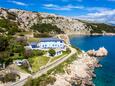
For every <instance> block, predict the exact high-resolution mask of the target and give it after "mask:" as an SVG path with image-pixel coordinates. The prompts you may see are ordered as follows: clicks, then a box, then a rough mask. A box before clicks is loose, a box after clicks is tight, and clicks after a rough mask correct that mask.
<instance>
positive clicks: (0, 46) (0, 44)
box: [0, 36, 9, 51]
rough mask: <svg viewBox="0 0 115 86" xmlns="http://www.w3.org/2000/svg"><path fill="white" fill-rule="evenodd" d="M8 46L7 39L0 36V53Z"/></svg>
mask: <svg viewBox="0 0 115 86" xmlns="http://www.w3.org/2000/svg"><path fill="white" fill-rule="evenodd" d="M8 45H9V44H8V40H7V37H4V36H0V51H4V50H5V49H6V47H7V46H8Z"/></svg>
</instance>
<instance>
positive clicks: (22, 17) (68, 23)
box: [0, 8, 115, 33]
mask: <svg viewBox="0 0 115 86" xmlns="http://www.w3.org/2000/svg"><path fill="white" fill-rule="evenodd" d="M0 20H7V21H9V22H12V23H13V24H14V23H15V25H13V26H18V30H19V31H20V30H23V31H29V30H30V29H32V30H33V29H34V30H35V28H33V26H36V25H39V24H44V23H45V24H50V26H51V25H52V26H56V28H58V29H60V30H61V31H62V32H64V33H73V32H74V33H102V32H103V31H105V32H115V27H114V26H110V25H106V24H93V23H87V22H83V21H80V20H77V19H73V18H68V17H64V16H59V15H55V14H48V13H37V12H29V11H24V10H17V9H4V8H1V9H0ZM1 26H2V25H1V23H0V27H1ZM11 26H12V25H11ZM46 26H47V25H46ZM52 26H51V28H52ZM1 28H2V29H3V28H4V27H1ZM36 28H37V27H36ZM2 29H0V30H2ZM42 29H43V30H44V28H42ZM52 29H53V28H52ZM109 29H110V30H109ZM60 30H57V31H60ZM38 31H39V30H38ZM52 31H54V30H52ZM61 31H60V32H61Z"/></svg>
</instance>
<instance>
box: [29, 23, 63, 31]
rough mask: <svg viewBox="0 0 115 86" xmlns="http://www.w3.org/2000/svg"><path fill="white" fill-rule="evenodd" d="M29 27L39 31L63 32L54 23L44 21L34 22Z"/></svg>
mask: <svg viewBox="0 0 115 86" xmlns="http://www.w3.org/2000/svg"><path fill="white" fill-rule="evenodd" d="M31 29H34V30H37V31H38V32H40V33H51V32H52V33H63V31H61V29H60V28H58V27H57V26H56V25H52V24H46V23H38V24H34V25H33V26H32V27H31Z"/></svg>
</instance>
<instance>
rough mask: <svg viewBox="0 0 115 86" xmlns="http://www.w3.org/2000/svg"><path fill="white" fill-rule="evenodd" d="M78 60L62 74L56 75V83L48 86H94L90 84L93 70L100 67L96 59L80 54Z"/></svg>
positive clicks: (84, 53) (83, 53)
mask: <svg viewBox="0 0 115 86" xmlns="http://www.w3.org/2000/svg"><path fill="white" fill-rule="evenodd" d="M78 57H79V58H78V59H77V60H75V61H74V62H73V63H72V64H69V66H68V67H67V69H65V73H64V74H56V75H55V76H54V77H55V78H56V82H55V83H54V84H53V85H51V84H49V85H48V86H95V85H94V84H93V82H92V79H93V77H96V75H95V74H94V69H95V68H97V67H102V65H100V64H99V60H98V59H97V58H96V57H93V56H89V55H88V54H87V53H86V52H82V54H81V55H79V56H78Z"/></svg>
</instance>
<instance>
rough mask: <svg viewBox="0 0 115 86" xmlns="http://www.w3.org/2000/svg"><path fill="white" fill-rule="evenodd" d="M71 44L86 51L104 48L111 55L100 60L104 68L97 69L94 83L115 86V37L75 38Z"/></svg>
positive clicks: (97, 85) (102, 85) (100, 85)
mask: <svg viewBox="0 0 115 86" xmlns="http://www.w3.org/2000/svg"><path fill="white" fill-rule="evenodd" d="M70 42H71V44H72V45H73V46H75V47H79V48H80V49H82V50H85V51H87V50H89V49H98V48H99V47H102V46H104V47H105V48H106V49H107V50H108V52H109V54H108V56H106V57H104V58H102V59H101V60H100V63H101V64H102V65H103V67H102V68H97V69H95V73H96V78H94V79H93V82H94V84H95V85H96V86H115V36H74V37H70Z"/></svg>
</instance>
